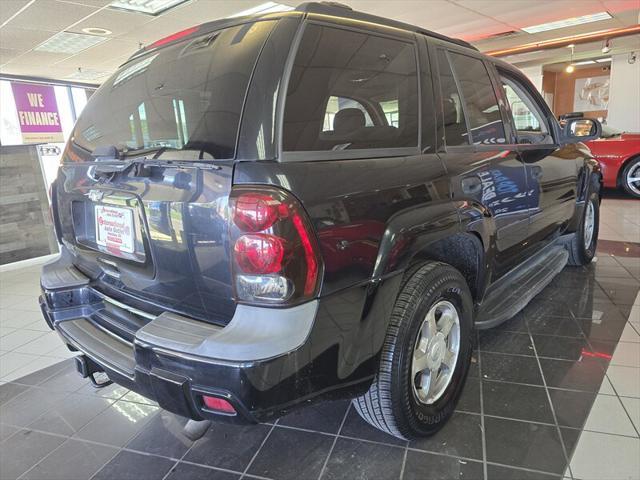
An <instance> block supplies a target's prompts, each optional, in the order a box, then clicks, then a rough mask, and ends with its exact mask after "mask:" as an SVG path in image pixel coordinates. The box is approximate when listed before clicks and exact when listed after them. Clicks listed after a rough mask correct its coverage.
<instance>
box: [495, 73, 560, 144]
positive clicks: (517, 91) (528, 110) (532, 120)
mask: <svg viewBox="0 0 640 480" xmlns="http://www.w3.org/2000/svg"><path fill="white" fill-rule="evenodd" d="M500 80H501V82H502V88H503V89H504V93H505V97H506V98H507V102H509V107H510V109H511V115H512V117H513V125H514V126H515V128H516V135H517V141H518V143H521V144H541V143H553V139H552V138H551V136H550V135H549V129H548V128H547V124H546V122H545V120H544V114H543V113H542V111H541V110H540V108H539V107H538V106H537V104H536V102H535V100H534V99H533V98H531V96H530V95H529V94H527V93H526V91H525V90H524V88H523V87H521V86H520V85H518V83H517V82H516V81H515V80H512V79H511V78H507V77H505V76H503V75H501V76H500Z"/></svg>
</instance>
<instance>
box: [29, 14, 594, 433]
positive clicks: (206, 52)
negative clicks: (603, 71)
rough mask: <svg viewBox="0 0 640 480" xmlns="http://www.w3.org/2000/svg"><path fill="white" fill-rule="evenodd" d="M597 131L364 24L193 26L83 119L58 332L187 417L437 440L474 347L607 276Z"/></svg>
mask: <svg viewBox="0 0 640 480" xmlns="http://www.w3.org/2000/svg"><path fill="white" fill-rule="evenodd" d="M599 131H600V126H599V124H598V123H597V122H596V121H594V120H588V119H569V120H567V124H566V125H565V127H564V128H563V129H561V128H560V126H559V125H558V123H557V121H556V120H555V118H554V116H553V114H552V113H551V111H550V110H549V108H548V107H547V105H546V104H545V102H544V101H543V99H542V98H541V96H540V95H539V94H538V92H536V90H535V89H534V88H533V86H532V85H531V83H530V82H529V81H528V80H527V79H526V78H525V77H524V76H523V75H522V73H520V71H518V70H517V69H516V68H513V67H511V66H509V65H508V64H506V63H504V62H502V61H499V60H496V59H495V58H490V57H487V56H484V55H482V54H480V53H479V52H478V51H477V50H476V49H475V48H473V47H472V46H471V45H469V44H467V43H465V42H463V41H460V40H454V39H451V38H447V37H444V36H442V35H438V34H436V33H433V32H429V31H425V30H423V29H420V28H418V27H414V26H411V25H406V24H402V23H398V22H394V21H390V20H385V19H382V18H377V17H373V16H370V15H367V14H363V13H358V12H354V11H352V10H351V9H349V8H348V7H344V6H340V5H336V4H318V3H309V4H304V5H302V6H300V7H299V8H298V9H297V10H295V11H291V12H286V13H278V14H269V15H264V16H259V17H244V18H234V19H225V20H221V21H216V22H212V23H207V24H204V25H200V26H198V27H194V28H190V29H188V30H185V31H183V32H179V33H177V34H175V35H172V36H171V37H168V38H165V39H162V40H159V41H158V42H156V43H154V44H152V45H150V46H149V47H147V48H145V49H143V50H142V51H140V52H138V53H136V54H135V55H133V56H132V57H131V58H130V59H129V60H128V61H127V62H126V63H125V64H124V65H122V67H120V68H119V69H118V71H117V72H116V73H115V74H114V75H113V76H112V77H111V78H110V79H109V80H108V81H106V82H105V83H104V84H103V85H102V86H101V87H100V89H99V90H98V91H96V92H95V94H94V95H93V96H92V98H91V99H90V100H89V103H88V104H87V106H86V108H85V110H84V111H83V112H82V115H81V117H80V119H79V120H78V122H77V124H76V126H75V129H74V131H73V134H72V136H71V138H70V140H69V142H68V145H67V147H66V150H65V152H64V158H63V162H62V164H61V167H60V170H59V174H58V178H57V180H56V182H55V184H54V188H53V190H52V196H53V216H54V223H55V226H56V232H57V235H58V240H59V242H60V243H61V245H62V253H61V255H60V258H59V259H58V260H56V261H54V262H53V263H50V264H48V265H46V266H45V267H44V269H43V272H42V279H41V283H42V290H43V295H42V297H41V305H42V312H43V313H44V316H45V318H46V320H47V322H48V324H49V326H50V327H51V328H53V329H55V330H56V331H57V332H58V333H59V334H60V335H61V337H62V338H63V339H64V341H65V342H66V343H67V344H68V345H69V347H70V348H71V349H72V350H77V351H79V352H81V353H82V355H80V356H78V357H77V364H78V369H79V371H80V372H81V373H82V374H83V375H84V376H88V377H91V379H92V380H94V381H97V378H99V377H102V378H104V377H105V375H104V373H106V375H107V376H108V379H109V380H105V381H104V383H106V382H108V381H113V382H116V383H118V384H121V385H123V386H125V387H127V388H129V389H131V390H134V391H136V392H138V393H140V394H142V395H144V396H146V397H149V398H151V399H154V400H155V401H157V402H158V403H159V405H160V406H161V407H162V408H165V409H167V410H170V411H172V412H175V413H177V414H180V415H183V416H185V417H190V418H192V419H207V418H208V419H211V418H221V417H227V418H228V419H232V420H233V419H235V420H236V421H250V422H255V421H263V420H266V419H268V418H271V417H273V416H277V415H282V414H284V413H286V412H288V411H289V410H291V409H293V408H295V407H298V406H302V405H305V404H308V403H309V402H311V401H318V400H321V399H325V398H336V397H352V398H354V399H355V400H354V405H355V408H356V409H357V410H358V411H359V412H360V414H361V415H362V416H363V417H364V419H365V420H367V421H368V422H369V423H371V424H372V425H374V426H375V427H378V428H380V429H381V430H384V431H386V432H388V433H390V434H392V435H396V436H398V437H404V438H411V437H415V436H421V435H429V434H432V433H434V432H435V431H437V430H438V429H439V428H440V427H441V426H442V425H443V424H444V422H445V421H446V420H447V418H448V417H449V416H450V415H451V413H452V411H453V409H454V407H455V404H456V401H457V400H458V398H459V396H460V392H461V390H462V388H463V385H464V382H465V378H466V375H467V372H468V370H469V365H470V359H471V350H472V337H473V335H474V334H473V332H474V329H476V328H477V329H482V328H488V327H492V326H495V325H497V324H499V323H501V322H503V321H505V320H507V319H509V318H510V317H512V316H513V315H514V314H515V313H517V312H518V311H519V310H520V309H522V308H523V307H524V306H525V305H526V304H527V302H529V301H530V300H531V299H532V298H533V297H534V296H535V295H536V294H537V293H538V292H540V290H542V289H543V288H544V287H545V286H546V285H547V284H548V283H549V282H550V281H551V279H552V278H553V277H554V275H556V274H557V273H558V272H559V271H560V270H562V269H563V267H564V266H565V265H566V264H567V263H568V264H570V265H584V264H586V263H588V262H589V261H591V259H592V257H593V255H594V250H595V246H596V239H597V234H598V212H599V203H600V182H601V180H600V178H601V175H600V172H599V170H598V164H597V162H595V161H594V160H593V158H592V157H591V155H590V153H589V151H588V149H587V148H586V147H585V146H584V145H582V144H581V143H580V141H581V140H588V139H592V138H595V137H597V135H598V133H599ZM580 135H582V136H580ZM99 372H104V373H99Z"/></svg>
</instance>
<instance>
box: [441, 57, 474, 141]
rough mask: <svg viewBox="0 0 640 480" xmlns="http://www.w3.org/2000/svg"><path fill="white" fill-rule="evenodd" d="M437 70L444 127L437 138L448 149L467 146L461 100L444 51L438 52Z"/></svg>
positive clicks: (467, 139) (467, 137)
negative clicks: (442, 141)
mask: <svg viewBox="0 0 640 480" xmlns="http://www.w3.org/2000/svg"><path fill="white" fill-rule="evenodd" d="M438 69H439V72H440V89H441V93H442V113H443V119H444V122H443V123H444V126H443V127H441V128H440V130H442V131H441V133H440V134H439V137H440V138H441V139H442V140H444V141H445V143H446V144H447V145H448V146H450V147H453V146H457V145H467V144H469V143H470V142H469V134H468V132H467V124H466V122H465V119H464V112H463V111H462V100H461V99H460V93H459V92H458V87H457V85H456V80H455V78H454V77H453V72H452V71H451V66H450V65H449V59H448V58H447V54H446V53H445V51H444V50H438Z"/></svg>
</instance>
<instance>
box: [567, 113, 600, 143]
mask: <svg viewBox="0 0 640 480" xmlns="http://www.w3.org/2000/svg"><path fill="white" fill-rule="evenodd" d="M563 133H564V137H565V141H566V142H567V143H577V142H587V141H589V140H595V139H596V138H599V137H600V135H601V134H602V124H601V123H600V122H599V121H598V120H595V119H593V118H568V119H567V123H565V125H564V128H563Z"/></svg>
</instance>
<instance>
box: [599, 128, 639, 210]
mask: <svg viewBox="0 0 640 480" xmlns="http://www.w3.org/2000/svg"><path fill="white" fill-rule="evenodd" d="M586 144H587V146H588V147H589V148H590V149H591V152H592V153H593V155H594V157H596V158H597V159H598V161H599V162H600V165H601V167H602V173H603V181H604V186H605V187H608V188H619V187H622V188H623V189H624V190H625V191H626V192H627V193H629V194H630V195H632V196H634V197H636V198H640V133H626V132H621V131H618V130H615V129H613V128H611V127H609V126H608V125H603V126H602V135H601V137H600V138H599V139H597V140H592V141H590V142H586Z"/></svg>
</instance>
